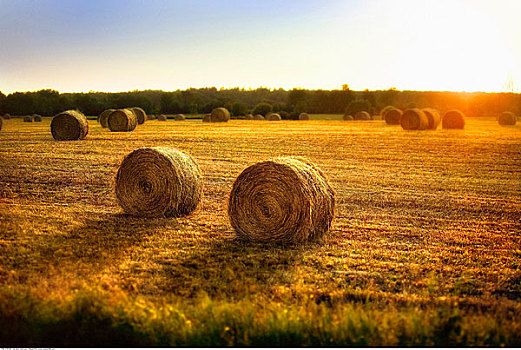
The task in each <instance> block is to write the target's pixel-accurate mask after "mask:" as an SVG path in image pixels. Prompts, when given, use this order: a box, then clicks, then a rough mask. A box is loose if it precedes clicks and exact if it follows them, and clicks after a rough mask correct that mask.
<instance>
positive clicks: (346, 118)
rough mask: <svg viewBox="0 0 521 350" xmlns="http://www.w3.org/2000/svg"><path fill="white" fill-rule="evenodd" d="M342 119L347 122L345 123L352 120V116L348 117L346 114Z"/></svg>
mask: <svg viewBox="0 0 521 350" xmlns="http://www.w3.org/2000/svg"><path fill="white" fill-rule="evenodd" d="M342 119H344V120H347V121H349V120H354V118H353V116H352V115H348V114H344V117H343V118H342Z"/></svg>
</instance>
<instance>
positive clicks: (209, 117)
mask: <svg viewBox="0 0 521 350" xmlns="http://www.w3.org/2000/svg"><path fill="white" fill-rule="evenodd" d="M211 118H212V115H211V114H206V115H205V116H204V117H203V123H209V122H210V120H211Z"/></svg>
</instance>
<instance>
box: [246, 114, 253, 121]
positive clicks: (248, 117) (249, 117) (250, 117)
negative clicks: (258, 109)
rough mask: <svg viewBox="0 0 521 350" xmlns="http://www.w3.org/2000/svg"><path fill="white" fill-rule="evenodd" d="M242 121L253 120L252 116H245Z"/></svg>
mask: <svg viewBox="0 0 521 350" xmlns="http://www.w3.org/2000/svg"><path fill="white" fill-rule="evenodd" d="M244 119H246V120H253V114H247V115H246V117H245V118H244Z"/></svg>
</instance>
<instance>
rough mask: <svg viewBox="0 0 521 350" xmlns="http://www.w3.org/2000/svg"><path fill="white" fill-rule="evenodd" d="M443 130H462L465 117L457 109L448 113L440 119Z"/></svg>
mask: <svg viewBox="0 0 521 350" xmlns="http://www.w3.org/2000/svg"><path fill="white" fill-rule="evenodd" d="M441 127H442V128H443V129H463V128H464V127H465V115H464V114H463V112H461V111H460V110H457V109H453V110H451V111H448V112H447V113H445V114H444V115H443V118H442V119H441Z"/></svg>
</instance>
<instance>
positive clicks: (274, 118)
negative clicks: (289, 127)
mask: <svg viewBox="0 0 521 350" xmlns="http://www.w3.org/2000/svg"><path fill="white" fill-rule="evenodd" d="M266 119H267V120H270V121H278V120H282V117H281V116H280V114H278V113H271V114H269V115H268V116H266Z"/></svg>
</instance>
